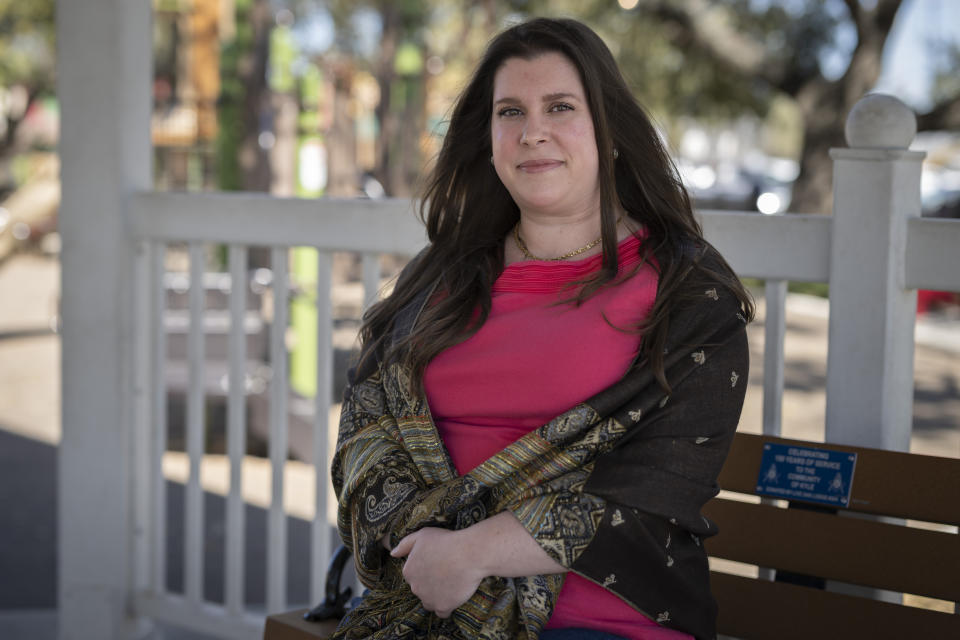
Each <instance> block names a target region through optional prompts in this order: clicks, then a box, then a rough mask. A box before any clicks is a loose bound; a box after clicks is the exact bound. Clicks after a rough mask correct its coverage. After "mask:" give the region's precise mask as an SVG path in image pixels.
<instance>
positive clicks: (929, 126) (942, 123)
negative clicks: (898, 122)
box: [917, 95, 960, 131]
mask: <svg viewBox="0 0 960 640" xmlns="http://www.w3.org/2000/svg"><path fill="white" fill-rule="evenodd" d="M958 128H960V95H957V96H954V97H953V98H948V99H946V100H944V101H942V102H940V103H939V104H938V105H937V106H935V107H934V108H933V109H931V110H930V111H928V112H927V113H924V114H921V115H919V116H917V130H918V131H932V130H941V129H958Z"/></svg>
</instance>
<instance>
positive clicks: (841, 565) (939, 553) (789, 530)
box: [264, 433, 960, 640]
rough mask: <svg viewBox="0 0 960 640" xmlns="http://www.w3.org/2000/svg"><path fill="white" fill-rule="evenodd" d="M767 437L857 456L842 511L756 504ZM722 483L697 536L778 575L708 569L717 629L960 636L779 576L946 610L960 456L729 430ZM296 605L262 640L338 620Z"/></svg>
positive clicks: (926, 617) (955, 545)
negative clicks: (732, 434) (885, 593)
mask: <svg viewBox="0 0 960 640" xmlns="http://www.w3.org/2000/svg"><path fill="white" fill-rule="evenodd" d="M768 443H772V444H775V445H778V444H779V445H788V446H799V447H813V448H816V449H822V450H830V451H838V452H847V453H855V454H856V455H857V460H856V468H855V474H854V477H853V482H852V486H851V488H850V501H849V507H848V508H846V509H842V510H841V511H847V512H849V513H845V514H842V515H841V514H837V513H834V512H833V511H836V510H833V509H828V510H820V511H817V510H808V509H803V508H785V507H784V505H783V504H779V503H778V504H771V501H769V500H768V501H765V503H757V502H756V497H755V496H756V489H757V479H758V474H759V471H760V464H761V459H762V456H763V450H764V445H765V444H768ZM720 486H721V487H722V488H723V489H724V490H725V491H730V492H736V493H737V494H747V495H740V496H736V495H733V494H726V493H725V494H723V495H722V496H721V497H718V498H717V499H715V500H712V501H711V502H710V503H709V504H708V505H707V506H706V507H705V509H704V511H705V513H706V515H707V516H708V517H710V518H711V519H713V520H714V521H716V522H717V523H718V525H719V527H720V534H719V535H717V536H715V537H713V538H710V539H709V540H707V541H706V543H705V544H706V547H707V551H708V552H709V554H710V555H711V556H712V557H714V558H719V559H724V560H733V561H736V562H740V563H746V564H749V565H756V566H759V567H764V568H768V569H773V570H777V576H778V581H774V580H769V579H763V578H756V577H745V576H741V575H733V574H732V573H729V572H721V571H718V570H715V571H713V573H712V576H711V581H712V587H713V592H714V595H715V596H716V599H717V602H718V604H719V608H720V613H719V619H718V627H719V631H720V633H721V634H722V635H725V636H733V637H736V638H745V639H752V638H770V639H777V640H781V639H782V640H790V639H791V638H798V639H799V638H802V639H803V640H810V639H811V638H816V639H817V640H822V639H828V638H843V639H848V638H871V639H876V638H898V639H903V638H912V637H920V636H922V637H927V638H960V611H957V609H956V604H953V605H952V606H953V607H954V611H957V613H945V612H941V611H936V610H931V609H927V608H919V607H915V606H907V605H901V604H894V603H890V602H881V601H878V600H874V599H871V598H867V597H859V596H855V595H848V594H843V593H838V592H836V591H833V590H825V589H823V588H818V587H817V586H802V585H800V584H793V583H789V582H784V581H782V580H784V579H785V576H784V573H785V572H789V574H790V575H789V576H788V577H786V579H790V580H793V581H794V582H807V583H812V584H814V585H816V584H817V583H821V582H824V581H826V580H831V581H838V582H842V583H847V584H853V585H859V586H862V587H872V588H876V589H885V590H890V591H896V592H903V593H907V594H914V595H915V596H921V597H926V598H935V599H938V600H941V601H947V602H940V603H939V605H940V606H942V607H944V608H946V607H948V606H950V605H951V603H956V602H957V601H960V535H958V534H957V532H956V526H957V525H960V460H957V459H949V458H939V457H933V456H922V455H916V454H907V453H897V452H891V451H880V450H876V449H866V448H861V447H844V446H839V445H824V444H819V443H810V442H800V441H795V440H784V439H780V438H770V437H763V436H756V435H751V434H742V433H738V434H737V436H736V438H735V441H734V444H733V448H732V449H731V452H730V457H729V458H728V460H727V463H726V464H725V466H724V468H723V471H722V473H721V475H720ZM736 498H740V499H736ZM751 498H752V500H753V501H752V502H748V501H745V500H750V499H751ZM781 502H782V501H781ZM791 506H793V507H799V506H802V504H800V503H798V502H794V503H792V505H791ZM824 511H827V512H824ZM854 514H864V515H867V516H884V517H886V518H887V519H886V520H885V521H882V522H880V521H877V520H876V519H875V518H870V519H864V518H862V517H856V515H854ZM891 519H893V521H891ZM904 519H906V520H910V521H922V522H925V523H931V524H928V525H925V528H919V527H916V526H908V525H913V524H914V523H913V522H909V523H904V522H903V520H904ZM721 563H722V562H718V563H716V564H718V565H719V564H721ZM718 568H721V567H718ZM754 573H756V570H754ZM764 573H767V572H766V571H765V572H764ZM798 574H799V575H798ZM798 578H799V579H798ZM334 592H335V591H334ZM304 612H305V610H304V611H295V612H288V613H285V614H279V615H274V616H270V617H269V618H268V619H267V623H266V627H265V630H264V638H265V640H308V639H316V638H325V637H327V636H328V635H329V634H330V633H331V632H332V630H333V628H335V621H325V622H318V623H310V622H305V621H304V620H303V619H302V616H303V613H304Z"/></svg>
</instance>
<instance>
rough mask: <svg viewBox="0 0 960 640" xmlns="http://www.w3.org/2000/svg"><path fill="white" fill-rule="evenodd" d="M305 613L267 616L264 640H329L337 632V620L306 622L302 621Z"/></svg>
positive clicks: (288, 612)
mask: <svg viewBox="0 0 960 640" xmlns="http://www.w3.org/2000/svg"><path fill="white" fill-rule="evenodd" d="M306 612H307V609H298V610H296V611H287V612H286V613H278V614H275V615H272V616H267V622H266V624H265V625H264V628H263V638H264V640H320V639H324V638H329V637H330V636H331V635H333V632H334V631H336V630H337V624H338V623H339V622H340V621H339V620H323V621H321V622H307V621H306V620H304V619H303V614H305V613H306Z"/></svg>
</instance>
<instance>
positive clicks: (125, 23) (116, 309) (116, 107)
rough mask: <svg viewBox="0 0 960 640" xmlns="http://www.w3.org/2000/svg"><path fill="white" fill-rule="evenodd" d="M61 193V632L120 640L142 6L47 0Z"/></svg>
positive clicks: (142, 98)
mask: <svg viewBox="0 0 960 640" xmlns="http://www.w3.org/2000/svg"><path fill="white" fill-rule="evenodd" d="M56 16H57V45H58V60H57V64H58V69H57V77H58V80H57V82H58V86H57V89H58V94H59V98H60V104H61V134H60V157H61V164H62V170H61V179H62V189H63V197H62V200H61V202H62V204H61V208H60V222H59V225H60V233H61V234H62V237H63V252H62V254H61V264H62V273H63V275H62V282H61V286H62V313H63V342H62V344H63V355H62V358H63V363H62V385H63V388H62V392H63V405H62V425H63V436H62V440H61V443H60V449H59V469H58V474H59V475H58V513H59V523H58V525H59V546H58V563H59V564H58V570H59V613H60V619H59V628H60V637H61V638H101V639H104V640H112V639H114V638H121V637H124V636H128V635H129V634H130V632H131V630H132V629H133V627H134V623H135V622H136V621H135V620H133V619H132V618H131V617H130V596H131V589H130V585H131V582H132V573H133V570H134V568H133V563H132V561H131V556H132V550H133V547H134V545H135V543H134V539H135V536H142V535H145V533H146V532H144V531H137V530H135V527H134V526H133V522H134V518H133V509H132V499H131V498H132V486H133V482H132V479H133V476H132V472H133V470H132V461H131V455H130V448H131V445H132V441H131V427H130V425H131V424H132V422H133V410H132V398H133V385H132V379H133V375H132V336H131V333H132V331H131V330H132V326H133V321H134V318H133V304H132V292H133V286H134V282H133V280H132V273H133V272H134V269H133V264H134V263H133V259H134V244H133V243H132V242H131V241H129V240H128V239H127V237H126V236H125V227H124V210H125V207H126V205H127V202H128V196H129V195H130V194H131V193H132V192H134V191H142V190H145V189H148V188H149V186H150V179H151V178H150V176H151V169H150V100H151V98H150V82H151V55H152V53H151V42H152V33H151V28H150V3H149V2H145V1H130V0H87V1H86V2H76V1H75V0H58V2H57V7H56Z"/></svg>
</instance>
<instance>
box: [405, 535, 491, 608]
mask: <svg viewBox="0 0 960 640" xmlns="http://www.w3.org/2000/svg"><path fill="white" fill-rule="evenodd" d="M462 533H463V532H460V531H448V530H447V529H439V528H436V527H425V528H423V529H420V530H419V531H415V532H413V533H411V534H410V535H408V536H406V537H405V538H404V539H403V540H401V541H400V542H398V543H397V546H396V547H394V548H393V550H392V551H391V552H390V555H392V556H393V557H394V558H403V557H406V559H407V561H406V563H404V565H403V578H404V580H406V581H407V584H409V585H410V589H411V590H412V591H413V593H414V595H415V596H417V597H418V598H420V601H421V602H422V603H423V606H424V607H425V608H426V609H427V610H428V611H432V612H433V613H435V614H437V616H439V617H441V618H448V617H450V614H451V613H453V610H454V609H456V608H457V607H459V606H460V605H462V604H463V603H464V602H466V601H467V600H469V599H470V597H471V596H472V595H473V594H474V592H476V590H477V587H479V586H480V582H481V581H482V580H483V578H484V577H486V576H484V575H483V572H482V571H481V570H480V569H479V567H477V566H476V565H474V564H472V563H471V560H470V558H469V557H468V552H469V550H468V547H467V546H466V545H465V544H464V541H463V539H462V538H463V535H462Z"/></svg>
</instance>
